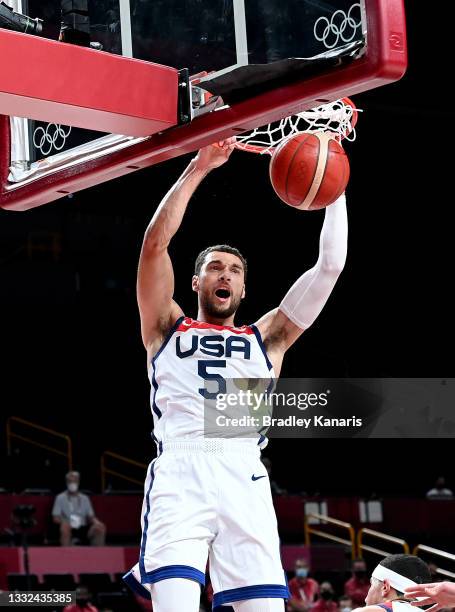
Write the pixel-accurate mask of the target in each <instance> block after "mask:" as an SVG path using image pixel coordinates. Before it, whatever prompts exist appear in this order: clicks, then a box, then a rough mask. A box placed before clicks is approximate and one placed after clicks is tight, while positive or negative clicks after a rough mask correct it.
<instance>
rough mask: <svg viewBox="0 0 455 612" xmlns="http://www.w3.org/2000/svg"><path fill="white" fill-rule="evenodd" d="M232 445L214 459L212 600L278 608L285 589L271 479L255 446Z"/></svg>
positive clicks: (244, 609)
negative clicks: (215, 509)
mask: <svg viewBox="0 0 455 612" xmlns="http://www.w3.org/2000/svg"><path fill="white" fill-rule="evenodd" d="M236 446H237V448H236V452H227V451H226V452H225V454H224V456H222V457H217V470H218V473H219V478H218V482H219V483H220V485H219V495H220V502H219V506H218V525H219V528H218V532H217V534H216V537H215V539H214V541H213V542H212V546H211V551H210V577H211V581H212V586H213V591H214V603H215V606H219V605H230V606H232V607H233V608H234V609H235V611H236V612H238V611H241V612H249V611H250V610H251V611H252V610H254V611H255V612H256V611H257V612H259V611H260V610H264V611H268V610H270V611H273V612H275V611H280V612H282V611H283V610H284V603H283V600H284V599H286V598H287V597H288V595H289V591H288V588H287V584H286V577H285V574H284V570H283V566H282V563H281V558H280V542H279V538H278V529H277V523H276V516H275V512H274V508H273V503H272V496H271V492H270V483H269V479H268V477H267V472H266V470H265V467H264V465H263V464H262V462H261V461H260V456H259V452H258V450H257V448H256V447H250V448H248V447H245V448H243V447H242V448H241V449H238V444H237V445H236ZM214 461H215V459H214ZM273 600H274V601H273ZM249 602H251V603H249Z"/></svg>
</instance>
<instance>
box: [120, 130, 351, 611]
mask: <svg viewBox="0 0 455 612" xmlns="http://www.w3.org/2000/svg"><path fill="white" fill-rule="evenodd" d="M233 148H234V144H233V141H232V140H227V141H225V142H223V143H219V145H218V146H209V147H206V148H204V149H201V150H200V151H199V153H198V155H197V156H196V157H195V158H194V159H193V160H192V161H191V162H190V164H189V165H188V167H187V169H186V170H185V172H184V173H183V174H182V176H181V177H180V178H179V180H178V181H177V183H176V184H175V185H174V186H173V187H172V189H171V190H170V191H169V193H168V194H167V195H166V196H165V198H164V199H163V201H162V202H161V204H160V206H159V207H158V209H157V211H156V212H155V214H154V216H153V219H152V221H151V223H150V225H149V227H148V228H147V231H146V233H145V238H144V242H143V246H142V252H141V257H140V262H139V272H138V286H137V290H138V301H139V309H140V314H141V327H142V339H143V342H144V345H145V347H146V349H147V355H148V364H150V369H149V376H150V382H151V388H152V393H151V403H152V410H153V415H154V425H155V428H154V437H155V439H156V441H157V445H158V452H159V456H158V458H157V459H155V460H154V461H152V463H151V464H150V466H149V469H148V474H147V478H146V483H145V499H144V505H143V513H142V542H141V550H140V560H139V563H138V564H137V565H136V566H135V567H134V568H133V569H132V570H131V572H129V573H128V574H127V575H126V576H125V580H126V582H127V583H128V584H129V585H130V586H131V587H132V588H136V590H140V591H141V592H142V594H143V595H145V594H147V595H148V596H149V597H150V594H151V597H152V601H153V606H154V610H155V612H171V611H172V612H197V611H198V610H199V596H200V586H199V585H200V584H204V573H205V567H206V562H207V557H208V556H209V559H210V575H211V580H212V585H213V590H214V607H217V606H221V605H223V604H231V605H232V606H233V607H234V610H235V612H252V611H254V612H266V611H267V612H275V611H282V610H284V602H283V599H284V598H286V597H287V596H288V590H287V586H286V579H285V575H284V572H283V569H282V566H281V560H280V553H279V541H278V533H277V526H276V518H275V514H274V510H273V505H272V499H271V493H270V485H269V482H268V477H267V474H266V471H265V469H264V467H263V465H262V463H261V462H260V448H261V447H263V446H264V445H265V440H264V437H263V436H259V435H258V436H257V437H256V439H253V438H248V439H246V438H242V439H222V438H221V437H220V438H215V439H209V438H204V417H203V410H204V397H205V393H206V389H205V388H204V382H205V381H207V380H210V381H212V382H213V381H217V382H218V384H219V385H220V387H221V386H222V385H223V383H224V380H225V379H228V378H262V379H267V378H270V377H278V376H279V373H280V369H281V363H282V360H283V355H284V353H285V352H286V350H287V349H288V348H289V347H290V346H291V345H292V344H293V343H294V342H295V341H296V340H297V338H298V337H299V336H300V335H301V334H302V332H303V331H304V330H305V329H307V328H308V327H309V326H310V325H311V324H312V323H313V321H314V320H315V319H316V317H317V316H318V315H319V313H320V312H321V309H322V308H323V306H324V304H325V302H326V300H327V299H328V297H329V295H330V293H331V291H332V289H333V287H334V285H335V283H336V280H337V278H338V276H339V275H340V272H341V270H342V268H343V266H344V263H345V259H346V249H347V215H346V202H345V198H344V196H342V197H340V199H339V200H338V201H337V202H335V203H334V204H332V205H331V206H330V207H328V208H327V210H326V213H325V220H324V224H323V228H322V232H321V239H320V252H319V258H318V260H317V263H316V264H315V266H314V267H313V268H311V269H310V270H308V271H307V272H305V274H303V276H302V277H301V278H300V279H299V280H297V282H296V283H295V284H294V285H293V287H292V288H291V289H290V291H289V292H288V294H287V295H286V296H285V298H284V299H283V301H282V302H281V304H280V306H279V307H278V308H276V309H274V310H272V311H270V312H268V313H267V314H265V315H264V316H263V317H261V318H260V319H259V320H258V321H257V323H256V324H255V325H244V326H242V327H235V326H234V316H235V313H236V311H237V309H238V307H239V304H240V302H241V300H242V299H243V298H244V297H245V279H246V272H247V268H246V261H245V259H244V258H243V256H242V255H241V254H240V253H239V252H238V251H237V249H234V248H232V247H228V246H226V245H218V246H214V247H209V248H208V249H206V250H205V251H203V252H202V253H201V254H200V255H199V256H198V258H197V260H196V269H195V274H194V276H193V280H192V288H193V291H195V292H196V293H197V295H198V314H197V319H190V318H188V317H185V316H184V313H183V312H182V310H181V308H180V307H179V306H178V304H176V303H175V301H174V300H173V293H174V275H173V270H172V264H171V260H170V258H169V254H168V250H167V249H168V246H169V243H170V241H171V239H172V237H173V236H174V234H175V233H176V231H177V230H178V228H179V227H180V224H181V222H182V219H183V215H184V213H185V210H186V207H187V205H188V202H189V200H190V197H191V195H192V194H193V192H194V191H195V189H196V187H197V186H198V185H199V183H200V182H201V181H202V179H203V178H204V177H205V176H206V175H207V174H208V173H209V172H210V171H211V170H213V169H214V168H217V167H218V166H221V165H222V164H224V163H225V162H226V161H227V160H228V158H229V156H230V155H231V153H232V150H233Z"/></svg>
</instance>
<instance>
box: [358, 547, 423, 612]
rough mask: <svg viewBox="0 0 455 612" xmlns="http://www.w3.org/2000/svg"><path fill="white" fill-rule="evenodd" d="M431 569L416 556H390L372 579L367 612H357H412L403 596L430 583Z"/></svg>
mask: <svg viewBox="0 0 455 612" xmlns="http://www.w3.org/2000/svg"><path fill="white" fill-rule="evenodd" d="M430 578H431V574H430V569H429V567H428V565H427V564H426V563H425V562H424V561H422V559H419V557H416V556H415V555H390V556H389V557H386V558H385V559H383V560H382V561H381V562H380V563H379V565H378V566H377V567H376V569H375V570H374V572H373V573H372V575H371V579H370V583H371V586H370V590H369V591H368V593H367V596H366V597H365V603H366V604H367V605H366V606H365V607H364V608H357V609H356V610H354V612H384V610H386V612H412V611H413V610H414V612H415V609H414V608H412V606H411V603H410V600H409V599H407V598H406V597H405V595H404V591H405V589H407V588H408V587H412V588H415V587H417V585H418V584H422V583H424V582H428V580H429V579H430Z"/></svg>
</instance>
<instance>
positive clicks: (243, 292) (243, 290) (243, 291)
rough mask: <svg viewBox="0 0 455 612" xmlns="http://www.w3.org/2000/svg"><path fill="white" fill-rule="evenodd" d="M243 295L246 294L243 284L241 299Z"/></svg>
mask: <svg viewBox="0 0 455 612" xmlns="http://www.w3.org/2000/svg"><path fill="white" fill-rule="evenodd" d="M245 295H246V290H245V285H243V289H242V296H241V299H242V300H243V298H244V297H245Z"/></svg>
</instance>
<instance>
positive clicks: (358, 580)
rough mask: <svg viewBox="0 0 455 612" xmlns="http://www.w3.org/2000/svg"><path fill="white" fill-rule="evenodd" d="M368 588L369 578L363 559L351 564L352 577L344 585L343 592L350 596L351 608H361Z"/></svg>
mask: <svg viewBox="0 0 455 612" xmlns="http://www.w3.org/2000/svg"><path fill="white" fill-rule="evenodd" d="M369 589H370V578H369V576H368V572H367V566H366V563H365V561H364V560H363V559H358V560H357V561H354V562H353V564H352V578H350V579H349V580H348V581H347V582H346V583H345V585H344V594H345V595H346V596H347V597H350V598H351V601H352V606H353V608H363V606H364V605H365V597H366V596H367V593H368V591H369Z"/></svg>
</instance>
